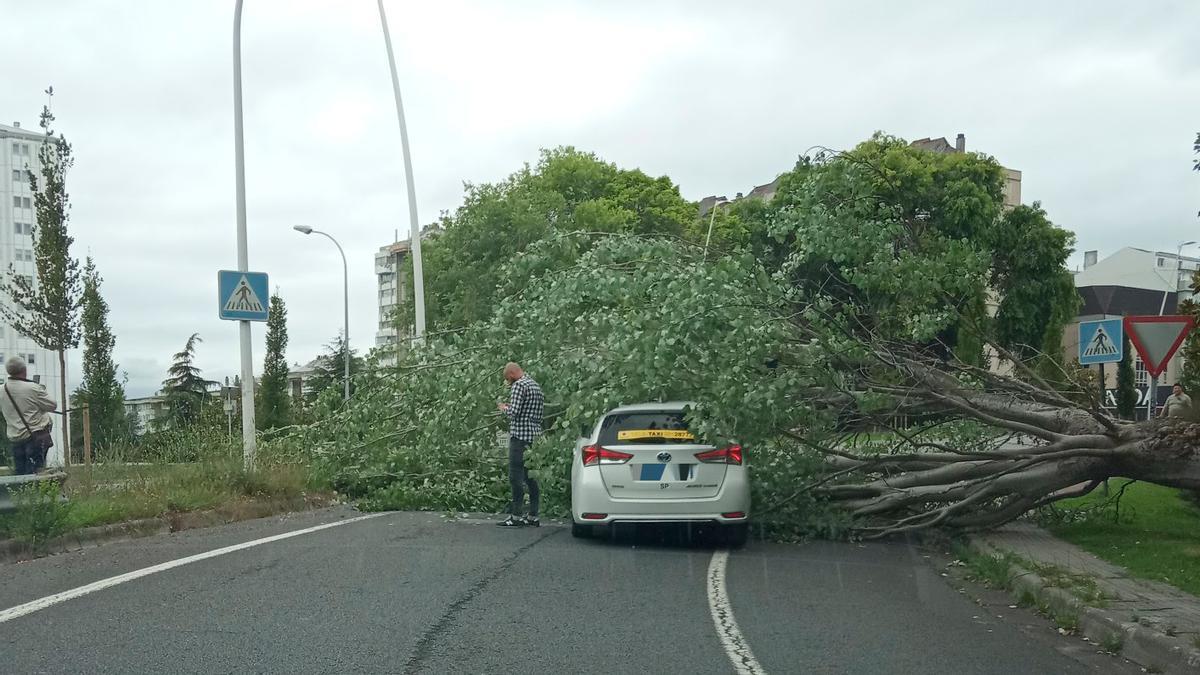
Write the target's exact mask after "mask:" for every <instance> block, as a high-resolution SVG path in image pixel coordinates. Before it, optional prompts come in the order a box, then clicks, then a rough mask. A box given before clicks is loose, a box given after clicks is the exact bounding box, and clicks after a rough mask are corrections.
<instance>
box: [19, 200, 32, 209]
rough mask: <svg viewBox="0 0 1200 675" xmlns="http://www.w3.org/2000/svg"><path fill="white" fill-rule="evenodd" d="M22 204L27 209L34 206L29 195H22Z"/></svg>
mask: <svg viewBox="0 0 1200 675" xmlns="http://www.w3.org/2000/svg"><path fill="white" fill-rule="evenodd" d="M21 206H23V207H24V208H27V209H29V208H33V202H31V201H30V200H29V197H21Z"/></svg>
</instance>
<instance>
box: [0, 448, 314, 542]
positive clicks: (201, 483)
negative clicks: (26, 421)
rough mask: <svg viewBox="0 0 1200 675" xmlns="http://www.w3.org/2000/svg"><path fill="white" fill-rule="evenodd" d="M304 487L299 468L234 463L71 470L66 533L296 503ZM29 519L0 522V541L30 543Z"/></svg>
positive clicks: (304, 478) (6, 518) (17, 517)
mask: <svg viewBox="0 0 1200 675" xmlns="http://www.w3.org/2000/svg"><path fill="white" fill-rule="evenodd" d="M306 481H307V475H306V474H305V473H304V472H303V471H302V470H301V469H299V468H298V467H291V466H270V467H263V468H262V469H260V470H259V471H255V472H247V471H244V470H243V469H242V468H241V464H240V462H237V461H234V462H229V461H213V462H199V463H194V464H172V465H149V466H123V467H118V466H113V467H93V468H92V469H91V470H87V469H83V468H81V467H72V469H71V470H70V472H69V474H68V480H67V483H66V486H65V491H66V494H67V496H68V498H69V499H68V502H67V504H66V505H65V508H64V514H63V515H64V518H65V530H66V531H68V532H70V531H74V530H78V529H82V528H85V527H92V526H95V525H107V524H110V523H117V522H123V521H128V520H137V519H141V518H157V517H161V516H166V515H168V514H172V513H184V512H188V511H200V510H205V509H213V508H218V507H221V508H231V509H236V508H237V507H238V505H240V504H247V503H249V502H254V501H272V500H275V501H292V500H295V501H299V500H301V499H302V498H303V496H304V494H305V492H306V488H307V485H306ZM29 517H30V514H23V513H20V512H18V513H16V514H8V515H4V516H0V538H3V537H5V536H15V537H18V538H24V539H27V538H29V537H27V536H22V533H23V531H24V530H23V529H22V527H21V524H22V523H24V522H25V521H26V520H28V519H29ZM25 529H29V528H25Z"/></svg>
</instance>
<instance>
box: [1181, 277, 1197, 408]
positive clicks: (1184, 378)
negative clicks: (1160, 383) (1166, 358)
mask: <svg viewBox="0 0 1200 675" xmlns="http://www.w3.org/2000/svg"><path fill="white" fill-rule="evenodd" d="M1191 291H1192V293H1194V294H1195V293H1200V271H1196V272H1193V273H1192V283H1191ZM1179 313H1180V314H1184V315H1187V316H1191V317H1193V318H1195V319H1196V320H1197V322H1200V303H1197V302H1196V301H1195V300H1193V299H1191V298H1188V299H1187V300H1184V301H1183V302H1181V303H1179ZM1180 353H1181V354H1182V356H1183V372H1182V373H1181V374H1180V377H1179V383H1180V384H1182V385H1183V389H1184V391H1186V392H1188V393H1189V394H1197V393H1200V330H1193V331H1192V332H1191V333H1188V336H1187V339H1186V340H1184V342H1183V346H1182V347H1180Z"/></svg>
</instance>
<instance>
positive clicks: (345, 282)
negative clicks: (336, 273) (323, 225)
mask: <svg viewBox="0 0 1200 675" xmlns="http://www.w3.org/2000/svg"><path fill="white" fill-rule="evenodd" d="M292 229H293V230H295V231H297V232H300V233H302V234H319V235H321V236H323V237H325V238H326V239H328V240H329V241H332V242H333V245H334V246H336V247H337V250H338V253H340V254H341V255H342V303H343V309H344V316H343V321H344V326H343V328H342V336H343V347H344V349H345V352H346V353H345V354H344V355H343V361H344V362H345V363H344V364H343V365H344V369H345V379H346V382H345V389H344V391H343V393H344V395H345V399H346V400H347V401H349V400H350V267H349V266H348V265H346V252H345V251H343V250H342V245H341V244H339V243H338V241H337V239H334V238H333V237H331V236H330V235H329V234H328V233H326V232H322V231H320V230H314V229H312V228H311V227H309V226H307V225H296V226H294V227H292Z"/></svg>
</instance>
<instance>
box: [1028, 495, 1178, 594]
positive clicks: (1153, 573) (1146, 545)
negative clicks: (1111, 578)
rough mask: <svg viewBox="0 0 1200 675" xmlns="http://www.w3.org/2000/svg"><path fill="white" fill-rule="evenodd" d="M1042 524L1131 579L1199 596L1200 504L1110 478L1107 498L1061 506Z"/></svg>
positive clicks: (1085, 500) (1044, 516)
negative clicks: (1132, 577) (1126, 574)
mask: <svg viewBox="0 0 1200 675" xmlns="http://www.w3.org/2000/svg"><path fill="white" fill-rule="evenodd" d="M1042 522H1043V524H1044V525H1045V526H1047V527H1048V528H1049V530H1050V531H1051V532H1053V533H1054V534H1055V535H1056V536H1058V537H1061V538H1062V539H1065V540H1067V541H1069V542H1071V543H1073V544H1075V545H1077V546H1079V547H1080V548H1083V549H1084V550H1086V551H1088V552H1090V553H1092V554H1094V555H1096V556H1098V557H1100V558H1103V559H1104V560H1107V561H1109V562H1111V563H1113V564H1116V565H1120V566H1122V567H1124V568H1125V569H1127V570H1129V572H1130V573H1131V574H1133V575H1134V576H1137V577H1140V578H1143V579H1150V580H1153V581H1161V582H1165V583H1168V584H1171V585H1172V586H1175V587H1177V588H1179V589H1182V590H1184V591H1187V592H1189V593H1193V594H1195V595H1200V506H1197V504H1196V502H1195V501H1193V500H1192V498H1191V497H1190V494H1189V493H1181V492H1180V491H1179V490H1173V489H1170V488H1165V487H1161V486H1158V485H1152V484H1149V483H1129V482H1127V481H1115V480H1114V481H1111V482H1110V486H1109V492H1108V494H1107V495H1105V494H1104V493H1103V492H1101V491H1096V492H1093V493H1092V494H1091V495H1088V496H1087V497H1083V498H1079V499H1073V500H1069V501H1065V502H1062V505H1061V507H1059V508H1057V509H1055V511H1054V512H1053V513H1048V514H1042Z"/></svg>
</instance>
